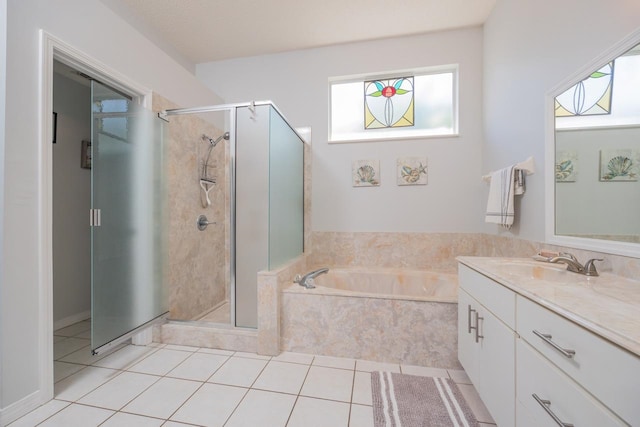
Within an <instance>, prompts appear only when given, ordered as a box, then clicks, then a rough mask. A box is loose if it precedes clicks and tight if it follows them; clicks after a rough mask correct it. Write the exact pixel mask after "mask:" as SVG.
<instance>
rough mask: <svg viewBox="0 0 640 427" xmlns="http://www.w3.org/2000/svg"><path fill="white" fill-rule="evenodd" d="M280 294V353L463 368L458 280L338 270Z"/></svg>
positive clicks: (435, 274)
mask: <svg viewBox="0 0 640 427" xmlns="http://www.w3.org/2000/svg"><path fill="white" fill-rule="evenodd" d="M315 285H316V288H314V289H306V288H304V287H302V286H300V285H298V284H292V285H291V286H289V287H287V288H285V289H283V290H282V298H281V313H280V338H281V341H280V344H281V348H282V350H285V351H295V352H302V353H315V354H321V355H326V356H336V357H348V358H357V359H367V360H375V361H381V362H393V363H402V364H410V365H421V366H432V367H440V368H460V365H459V362H458V356H457V301H458V297H457V291H458V278H457V275H456V274H451V273H440V272H432V271H428V270H411V269H389V268H361V267H352V268H333V269H330V270H329V272H328V273H327V274H323V275H320V276H318V277H316V278H315Z"/></svg>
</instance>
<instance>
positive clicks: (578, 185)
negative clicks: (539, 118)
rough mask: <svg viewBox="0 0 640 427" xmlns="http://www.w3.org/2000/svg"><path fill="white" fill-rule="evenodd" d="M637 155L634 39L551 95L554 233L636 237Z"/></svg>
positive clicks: (639, 113) (639, 99)
mask: <svg viewBox="0 0 640 427" xmlns="http://www.w3.org/2000/svg"><path fill="white" fill-rule="evenodd" d="M638 153H640V45H637V46H635V47H634V48H632V49H631V50H629V51H627V52H626V53H624V54H622V55H620V56H619V57H617V58H615V59H613V60H612V61H610V62H608V63H606V64H604V65H601V66H600V67H599V68H597V69H594V70H593V71H592V72H591V73H590V74H588V75H586V76H585V78H584V79H583V80H582V81H580V82H578V83H576V84H575V85H573V86H571V87H569V88H568V89H566V90H565V91H564V92H562V93H561V94H560V95H558V96H557V97H556V98H555V234H556V235H559V236H571V237H583V238H590V239H601V240H610V241H611V240H612V241H619V242H630V243H640V216H639V215H638V212H640V181H638V179H637V176H638V174H640V155H638ZM578 161H579V167H580V174H579V177H578V174H577V171H578Z"/></svg>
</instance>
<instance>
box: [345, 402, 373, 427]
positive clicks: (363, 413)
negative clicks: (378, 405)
mask: <svg viewBox="0 0 640 427" xmlns="http://www.w3.org/2000/svg"><path fill="white" fill-rule="evenodd" d="M372 426H373V407H371V406H363V405H351V415H350V416H349V427H372Z"/></svg>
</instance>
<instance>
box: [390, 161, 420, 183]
mask: <svg viewBox="0 0 640 427" xmlns="http://www.w3.org/2000/svg"><path fill="white" fill-rule="evenodd" d="M396 165H397V173H396V184H398V185H427V158H426V157H401V158H398V159H397V161H396Z"/></svg>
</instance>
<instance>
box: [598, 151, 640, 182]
mask: <svg viewBox="0 0 640 427" xmlns="http://www.w3.org/2000/svg"><path fill="white" fill-rule="evenodd" d="M639 166H640V151H638V150H633V149H631V148H622V149H609V150H600V181H604V182H611V181H637V180H638V173H640V168H639Z"/></svg>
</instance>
